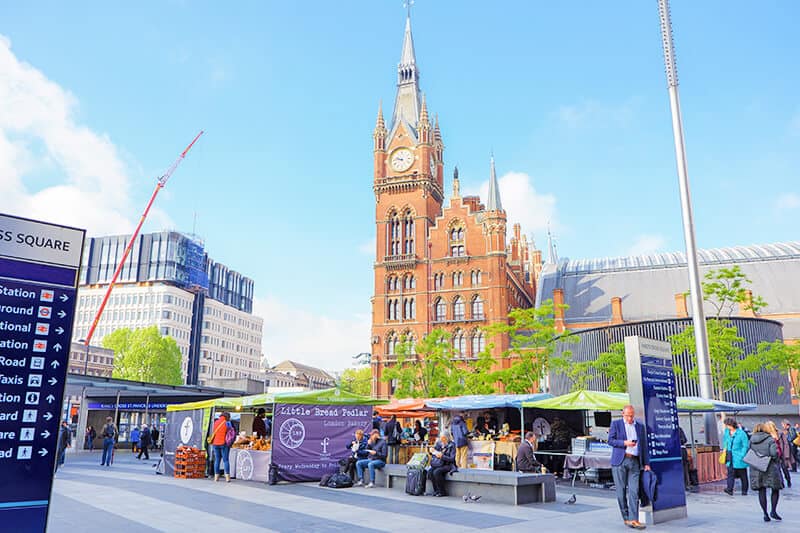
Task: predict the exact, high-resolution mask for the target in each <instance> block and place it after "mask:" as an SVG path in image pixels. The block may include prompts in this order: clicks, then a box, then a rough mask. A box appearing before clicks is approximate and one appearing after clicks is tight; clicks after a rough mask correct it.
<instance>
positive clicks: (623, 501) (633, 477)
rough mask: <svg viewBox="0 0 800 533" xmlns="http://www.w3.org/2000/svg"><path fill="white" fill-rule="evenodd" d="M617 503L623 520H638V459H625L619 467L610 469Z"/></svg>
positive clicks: (639, 472)
mask: <svg viewBox="0 0 800 533" xmlns="http://www.w3.org/2000/svg"><path fill="white" fill-rule="evenodd" d="M611 475H612V476H613V477H614V487H615V488H616V490H617V503H618V504H619V511H620V513H622V519H623V520H639V476H640V475H641V467H640V466H639V458H638V457H626V458H625V459H623V460H622V464H620V465H619V466H612V467H611ZM626 492H627V494H626Z"/></svg>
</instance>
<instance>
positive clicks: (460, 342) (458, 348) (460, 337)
mask: <svg viewBox="0 0 800 533" xmlns="http://www.w3.org/2000/svg"><path fill="white" fill-rule="evenodd" d="M453 351H454V352H455V354H456V355H457V356H460V357H464V356H465V355H467V342H466V339H465V338H464V332H463V331H462V330H460V329H457V330H455V331H454V332H453Z"/></svg>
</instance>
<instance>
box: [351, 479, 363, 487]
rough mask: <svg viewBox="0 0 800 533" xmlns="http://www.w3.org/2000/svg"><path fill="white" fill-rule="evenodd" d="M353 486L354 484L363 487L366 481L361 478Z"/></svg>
mask: <svg viewBox="0 0 800 533" xmlns="http://www.w3.org/2000/svg"><path fill="white" fill-rule="evenodd" d="M353 486H354V487H363V486H364V482H363V481H361V480H360V479H359V480H358V481H357V482H356V484H355V485H353Z"/></svg>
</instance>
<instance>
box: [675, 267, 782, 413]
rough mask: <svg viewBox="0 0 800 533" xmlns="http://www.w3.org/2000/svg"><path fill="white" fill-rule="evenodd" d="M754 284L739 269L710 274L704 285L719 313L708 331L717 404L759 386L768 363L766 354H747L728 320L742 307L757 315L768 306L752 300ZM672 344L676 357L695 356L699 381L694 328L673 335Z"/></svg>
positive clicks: (709, 322)
mask: <svg viewBox="0 0 800 533" xmlns="http://www.w3.org/2000/svg"><path fill="white" fill-rule="evenodd" d="M750 283H751V281H750V279H748V278H747V276H746V275H745V274H744V272H742V270H741V269H740V268H739V266H738V265H734V266H733V267H731V268H720V269H718V270H710V271H709V272H707V273H706V275H705V281H703V283H702V287H703V299H704V300H705V301H706V302H708V303H709V304H710V305H711V306H712V307H713V309H714V310H715V313H714V315H713V316H710V317H708V319H707V320H706V331H707V333H708V351H709V358H710V359H711V368H710V372H711V381H712V384H713V386H714V396H715V398H716V399H717V400H724V399H725V394H726V393H727V392H729V391H732V390H740V391H746V390H749V389H750V388H751V387H752V386H753V385H755V379H753V375H754V374H755V373H756V372H758V371H759V370H761V369H762V368H763V366H764V363H765V360H764V357H763V354H759V353H758V352H755V353H750V354H745V353H744V349H743V348H742V346H743V344H742V343H743V342H744V338H742V337H740V336H739V332H738V330H737V328H736V326H735V325H734V324H733V323H732V322H731V321H730V320H728V319H727V317H730V316H731V315H732V314H733V312H734V311H735V310H736V308H737V307H738V306H741V307H742V308H743V309H745V310H751V311H753V312H754V313H756V312H758V311H759V310H760V309H762V308H763V307H765V306H766V305H767V304H766V302H764V300H762V299H761V298H760V297H758V296H752V297H751V296H750V293H749V292H748V290H749V289H748V287H749V285H750ZM669 340H670V342H671V343H672V352H673V353H674V354H676V355H678V354H681V353H684V352H687V353H689V354H691V356H692V358H693V359H694V365H693V367H692V370H691V371H690V372H689V377H691V378H692V379H693V380H695V381H697V380H698V370H697V348H696V344H695V335H694V326H689V327H687V328H686V329H685V330H683V331H682V332H680V333H678V334H676V335H672V336H671V337H670V338H669Z"/></svg>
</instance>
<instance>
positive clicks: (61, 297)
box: [58, 294, 69, 302]
mask: <svg viewBox="0 0 800 533" xmlns="http://www.w3.org/2000/svg"><path fill="white" fill-rule="evenodd" d="M58 299H59V300H61V301H62V302H66V301H67V300H69V296H67V295H66V294H62V295H61V296H59V297H58Z"/></svg>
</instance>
